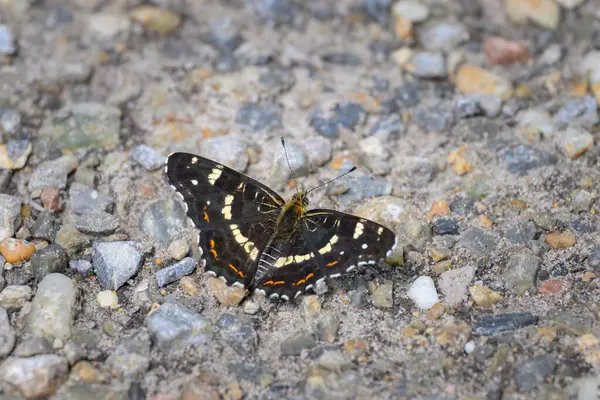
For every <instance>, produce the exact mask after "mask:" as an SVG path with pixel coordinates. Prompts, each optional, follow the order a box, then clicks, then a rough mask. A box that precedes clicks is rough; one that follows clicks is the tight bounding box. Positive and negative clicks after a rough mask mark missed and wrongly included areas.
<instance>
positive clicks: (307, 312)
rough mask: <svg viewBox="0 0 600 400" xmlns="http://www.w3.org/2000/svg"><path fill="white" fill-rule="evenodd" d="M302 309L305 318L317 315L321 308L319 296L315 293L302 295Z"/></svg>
mask: <svg viewBox="0 0 600 400" xmlns="http://www.w3.org/2000/svg"><path fill="white" fill-rule="evenodd" d="M302 309H303V310H304V316H305V317H306V319H312V318H315V317H317V316H319V315H320V314H321V309H322V307H321V302H320V301H319V297H318V296H315V295H308V296H303V297H302Z"/></svg>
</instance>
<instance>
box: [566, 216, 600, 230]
mask: <svg viewBox="0 0 600 400" xmlns="http://www.w3.org/2000/svg"><path fill="white" fill-rule="evenodd" d="M569 228H570V229H571V230H572V231H573V232H575V233H576V234H577V235H584V234H586V233H594V232H596V231H597V230H598V224H597V223H596V222H595V221H593V220H590V218H589V217H587V216H586V215H580V216H578V217H576V218H574V219H573V220H572V221H571V222H569Z"/></svg>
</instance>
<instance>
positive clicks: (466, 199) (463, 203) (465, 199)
mask: <svg viewBox="0 0 600 400" xmlns="http://www.w3.org/2000/svg"><path fill="white" fill-rule="evenodd" d="M448 206H449V207H450V211H452V212H453V213H456V214H458V215H462V216H465V217H466V216H467V215H469V214H470V213H471V211H472V210H473V207H474V206H475V199H474V198H473V197H471V196H470V195H466V194H459V195H457V196H456V197H454V198H453V199H452V200H451V201H450V203H449V204H448Z"/></svg>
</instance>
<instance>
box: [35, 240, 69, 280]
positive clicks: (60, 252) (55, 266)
mask: <svg viewBox="0 0 600 400" xmlns="http://www.w3.org/2000/svg"><path fill="white" fill-rule="evenodd" d="M68 265H69V256H68V255H67V252H66V250H65V249H63V248H62V247H61V246H60V245H58V244H56V243H50V244H49V245H48V246H46V247H44V248H43V249H40V250H38V251H36V252H35V254H34V255H33V256H32V257H31V268H32V270H33V274H34V276H35V277H36V279H38V280H41V279H42V278H44V277H45V276H46V275H48V274H52V273H55V272H58V273H62V272H64V271H65V270H66V269H67V267H68Z"/></svg>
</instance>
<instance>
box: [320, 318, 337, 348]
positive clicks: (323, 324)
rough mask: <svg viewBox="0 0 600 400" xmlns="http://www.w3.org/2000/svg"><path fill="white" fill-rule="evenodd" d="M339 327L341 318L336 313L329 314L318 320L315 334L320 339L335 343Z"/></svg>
mask: <svg viewBox="0 0 600 400" xmlns="http://www.w3.org/2000/svg"><path fill="white" fill-rule="evenodd" d="M339 328H340V318H339V317H338V316H337V315H334V314H327V315H326V316H324V317H323V318H321V319H319V321H318V322H317V326H316V329H315V334H316V336H317V338H318V339H319V340H321V341H323V342H327V343H333V342H335V339H336V336H337V333H338V329H339Z"/></svg>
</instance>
